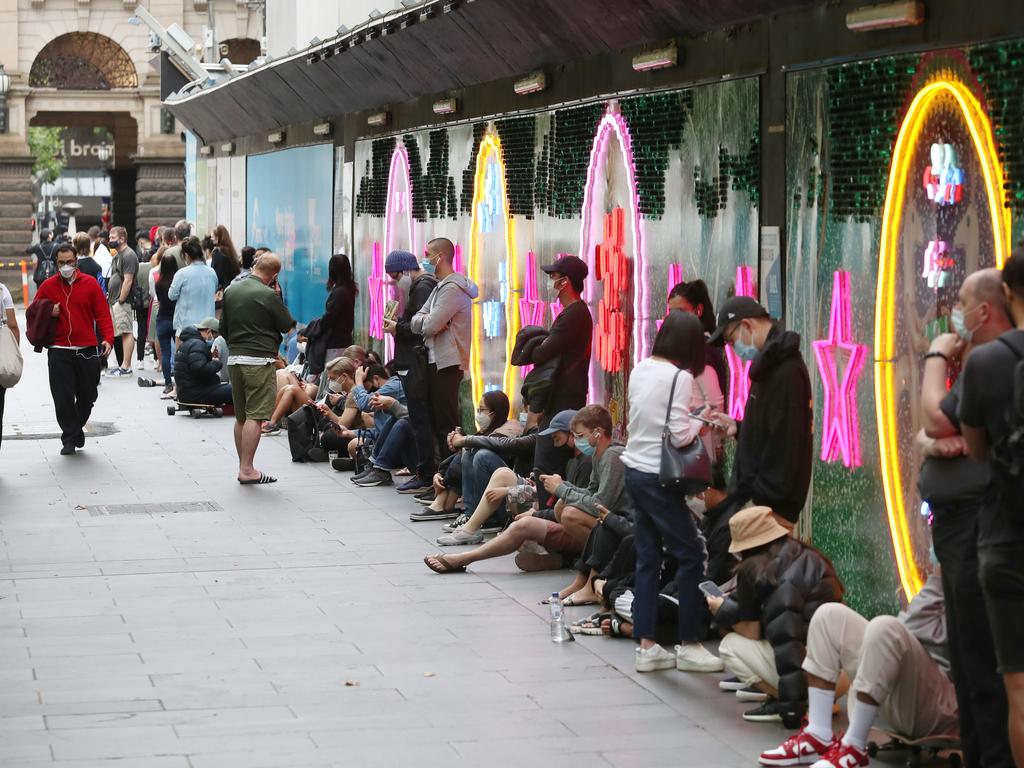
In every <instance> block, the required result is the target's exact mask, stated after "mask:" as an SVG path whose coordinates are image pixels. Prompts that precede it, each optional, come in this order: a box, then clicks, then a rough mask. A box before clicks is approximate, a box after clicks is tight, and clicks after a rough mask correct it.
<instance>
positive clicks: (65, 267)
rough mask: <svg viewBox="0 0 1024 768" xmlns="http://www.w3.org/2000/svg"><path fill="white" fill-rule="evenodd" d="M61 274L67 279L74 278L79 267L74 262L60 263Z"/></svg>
mask: <svg viewBox="0 0 1024 768" xmlns="http://www.w3.org/2000/svg"><path fill="white" fill-rule="evenodd" d="M59 269H60V276H61V277H63V278H64V279H65V280H72V279H73V278H74V276H75V271H76V269H77V267H75V265H74V264H61V265H60V268H59Z"/></svg>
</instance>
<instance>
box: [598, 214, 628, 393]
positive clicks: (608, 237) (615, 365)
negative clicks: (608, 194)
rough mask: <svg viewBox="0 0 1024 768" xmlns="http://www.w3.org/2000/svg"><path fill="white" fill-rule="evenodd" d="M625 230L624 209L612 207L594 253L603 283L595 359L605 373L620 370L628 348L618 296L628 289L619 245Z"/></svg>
mask: <svg viewBox="0 0 1024 768" xmlns="http://www.w3.org/2000/svg"><path fill="white" fill-rule="evenodd" d="M625 229H626V212H625V211H624V210H623V209H622V208H616V209H615V210H613V211H612V212H611V213H609V214H608V215H607V216H605V217H604V239H603V240H602V241H601V244H600V245H598V246H597V249H596V253H595V254H594V262H595V263H596V265H597V279H598V280H601V281H602V282H603V283H604V296H603V297H602V298H601V301H600V302H598V305H597V328H596V331H597V334H596V335H597V360H598V363H600V365H601V368H603V369H604V370H605V371H606V372H608V373H618V372H619V371H621V370H622V359H623V357H624V356H625V350H626V349H627V348H628V347H629V337H628V336H627V335H626V313H625V311H624V307H623V305H622V295H623V294H624V293H625V292H626V290H627V289H628V288H629V261H628V260H627V259H626V253H625V251H623V248H622V246H623V244H624V236H625V231H624V230H625Z"/></svg>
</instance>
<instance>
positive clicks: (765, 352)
mask: <svg viewBox="0 0 1024 768" xmlns="http://www.w3.org/2000/svg"><path fill="white" fill-rule="evenodd" d="M750 381H751V386H750V398H749V399H748V400H747V410H746V414H745V415H744V417H743V421H742V422H740V425H739V435H738V437H737V443H736V461H735V463H734V465H733V471H732V479H731V481H730V483H729V501H730V502H732V504H731V505H730V506H733V507H735V508H737V509H738V508H739V507H742V506H743V505H744V504H746V503H747V502H748V501H753V502H754V504H756V505H758V506H764V507H768V508H770V509H771V510H772V511H773V512H775V514H777V515H781V516H782V517H784V518H786V519H787V520H789V521H790V522H793V523H795V522H796V521H797V520H798V519H799V517H800V510H801V509H803V506H804V502H806V501H807V489H808V487H809V486H810V484H811V463H812V460H813V456H812V452H813V437H814V436H813V433H812V424H811V421H812V415H813V410H812V408H813V406H812V403H811V380H810V377H809V376H808V375H807V365H806V364H805V363H804V359H803V357H802V356H801V355H800V336H799V335H798V334H796V333H793V332H792V331H784V330H782V329H781V328H779V327H778V326H776V327H774V328H772V330H771V331H770V332H769V333H768V338H767V340H766V342H765V345H764V347H763V348H762V349H761V351H760V352H759V353H758V355H757V357H756V358H755V359H754V362H753V364H752V365H751V366H750Z"/></svg>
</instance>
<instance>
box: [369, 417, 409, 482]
mask: <svg viewBox="0 0 1024 768" xmlns="http://www.w3.org/2000/svg"><path fill="white" fill-rule="evenodd" d="M374 445H375V451H374V452H375V455H374V457H373V465H374V466H375V467H378V468H379V469H387V470H392V469H401V468H402V467H408V468H409V469H415V468H416V438H415V435H414V430H413V426H412V424H410V423H409V420H408V419H398V420H396V421H393V422H392V423H391V424H389V425H388V426H387V427H386V428H385V431H384V432H382V433H381V436H380V437H379V438H377V442H376V443H375V444H374Z"/></svg>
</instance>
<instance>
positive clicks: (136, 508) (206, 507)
mask: <svg viewBox="0 0 1024 768" xmlns="http://www.w3.org/2000/svg"><path fill="white" fill-rule="evenodd" d="M85 509H86V510H87V511H88V512H89V514H90V515H92V516H93V517H102V516H104V515H176V514H178V513H179V512H223V511H224V509H223V508H222V507H221V506H220V504H218V503H217V502H215V501H167V502H164V503H162V504H95V505H93V506H89V507H86V508H85Z"/></svg>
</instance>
